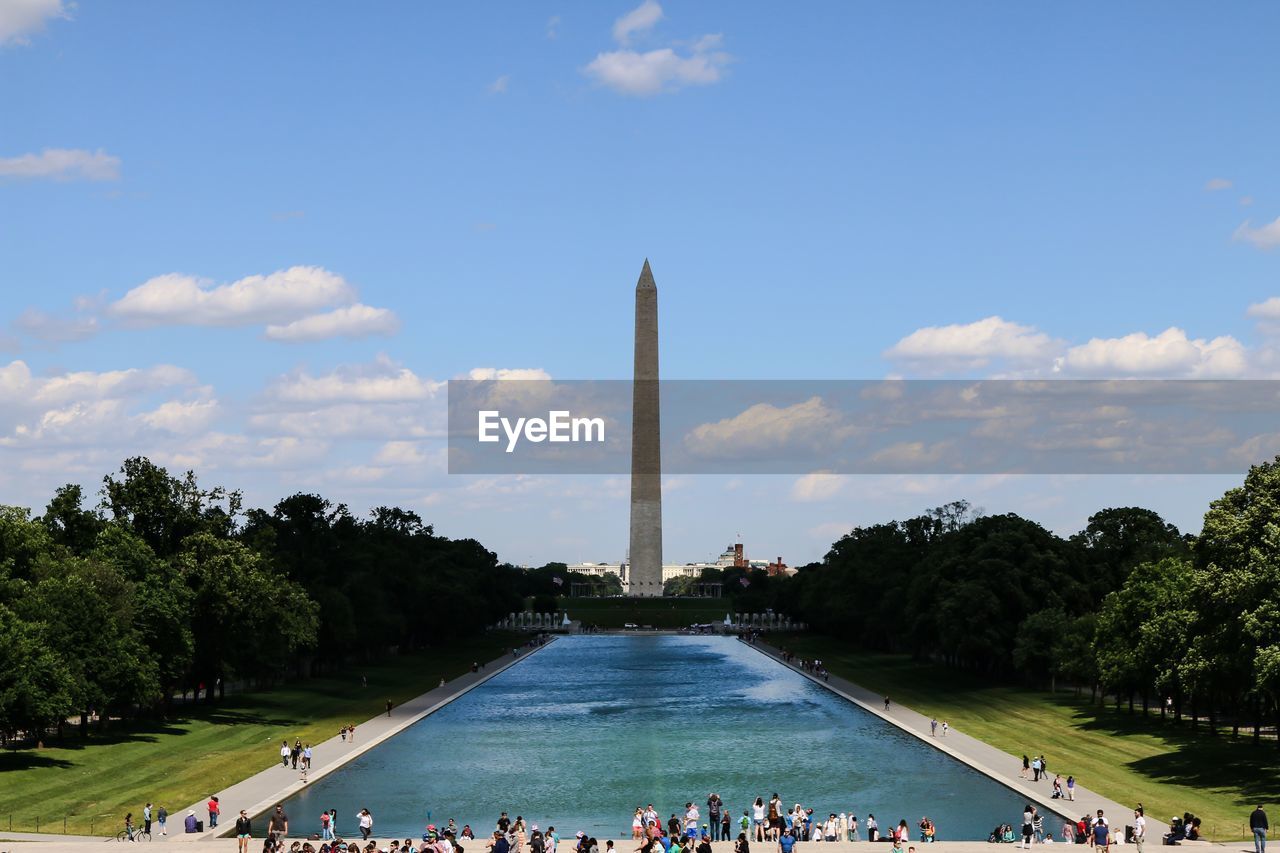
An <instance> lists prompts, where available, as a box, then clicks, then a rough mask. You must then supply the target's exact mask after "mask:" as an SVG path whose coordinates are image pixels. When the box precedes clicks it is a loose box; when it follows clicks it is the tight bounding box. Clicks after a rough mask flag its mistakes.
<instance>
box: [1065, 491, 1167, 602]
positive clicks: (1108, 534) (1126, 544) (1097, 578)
mask: <svg viewBox="0 0 1280 853" xmlns="http://www.w3.org/2000/svg"><path fill="white" fill-rule="evenodd" d="M1071 541H1072V542H1074V543H1076V544H1077V545H1079V546H1080V547H1081V548H1082V549H1084V552H1085V560H1086V562H1087V563H1088V564H1090V566H1091V569H1090V572H1089V575H1090V577H1091V579H1092V583H1091V584H1090V589H1089V594H1090V595H1091V596H1092V597H1094V598H1100V597H1101V596H1104V595H1106V594H1107V593H1108V592H1111V591H1112V590H1116V589H1119V588H1120V585H1121V584H1123V583H1124V580H1125V578H1126V577H1128V576H1129V572H1130V571H1132V569H1133V567H1134V566H1136V565H1138V564H1139V563H1147V562H1154V561H1157V560H1160V559H1163V558H1164V557H1170V556H1178V555H1182V554H1186V553H1187V550H1188V546H1187V541H1186V540H1185V539H1184V538H1183V537H1182V535H1181V534H1180V533H1179V532H1178V528H1176V527H1174V526H1173V525H1172V524H1170V523H1169V522H1167V521H1165V520H1164V519H1163V518H1161V517H1160V515H1159V514H1157V513H1155V512H1152V511H1151V510H1149V509H1143V508H1142V507H1133V506H1129V507H1113V508H1111V509H1104V510H1100V511H1098V512H1095V513H1094V514H1093V515H1091V516H1089V522H1088V524H1087V525H1086V526H1085V529H1084V530H1082V531H1080V532H1079V533H1077V534H1075V535H1074V536H1072V537H1071Z"/></svg>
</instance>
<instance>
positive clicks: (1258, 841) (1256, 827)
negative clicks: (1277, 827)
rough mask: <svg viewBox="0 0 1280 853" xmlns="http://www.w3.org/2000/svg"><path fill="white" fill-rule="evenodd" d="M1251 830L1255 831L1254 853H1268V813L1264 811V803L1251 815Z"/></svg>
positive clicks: (1269, 825)
mask: <svg viewBox="0 0 1280 853" xmlns="http://www.w3.org/2000/svg"><path fill="white" fill-rule="evenodd" d="M1249 828H1250V829H1252V830H1253V853H1267V830H1269V829H1270V828H1271V824H1269V823H1267V813H1266V812H1264V811H1263V810H1262V803H1258V807H1257V808H1256V809H1254V810H1253V811H1252V812H1250V813H1249Z"/></svg>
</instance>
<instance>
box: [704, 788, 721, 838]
mask: <svg viewBox="0 0 1280 853" xmlns="http://www.w3.org/2000/svg"><path fill="white" fill-rule="evenodd" d="M707 820H708V821H709V822H710V823H711V840H712V841H719V840H720V795H719V794H715V793H713V794H712V795H711V796H709V797H707Z"/></svg>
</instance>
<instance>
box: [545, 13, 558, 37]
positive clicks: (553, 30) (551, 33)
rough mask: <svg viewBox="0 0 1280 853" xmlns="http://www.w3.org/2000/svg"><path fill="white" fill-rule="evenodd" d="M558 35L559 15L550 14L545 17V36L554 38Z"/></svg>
mask: <svg viewBox="0 0 1280 853" xmlns="http://www.w3.org/2000/svg"><path fill="white" fill-rule="evenodd" d="M559 35H560V16H559V15H552V16H551V17H550V18H548V19H547V38H549V39H554V38H557V37H558V36H559Z"/></svg>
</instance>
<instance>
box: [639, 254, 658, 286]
mask: <svg viewBox="0 0 1280 853" xmlns="http://www.w3.org/2000/svg"><path fill="white" fill-rule="evenodd" d="M647 288H653V289H654V290H657V289H658V285H657V284H655V283H654V281H653V270H651V269H649V259H648V258H645V259H644V267H642V268H641V270H640V280H639V281H637V282H636V290H643V289H647Z"/></svg>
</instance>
